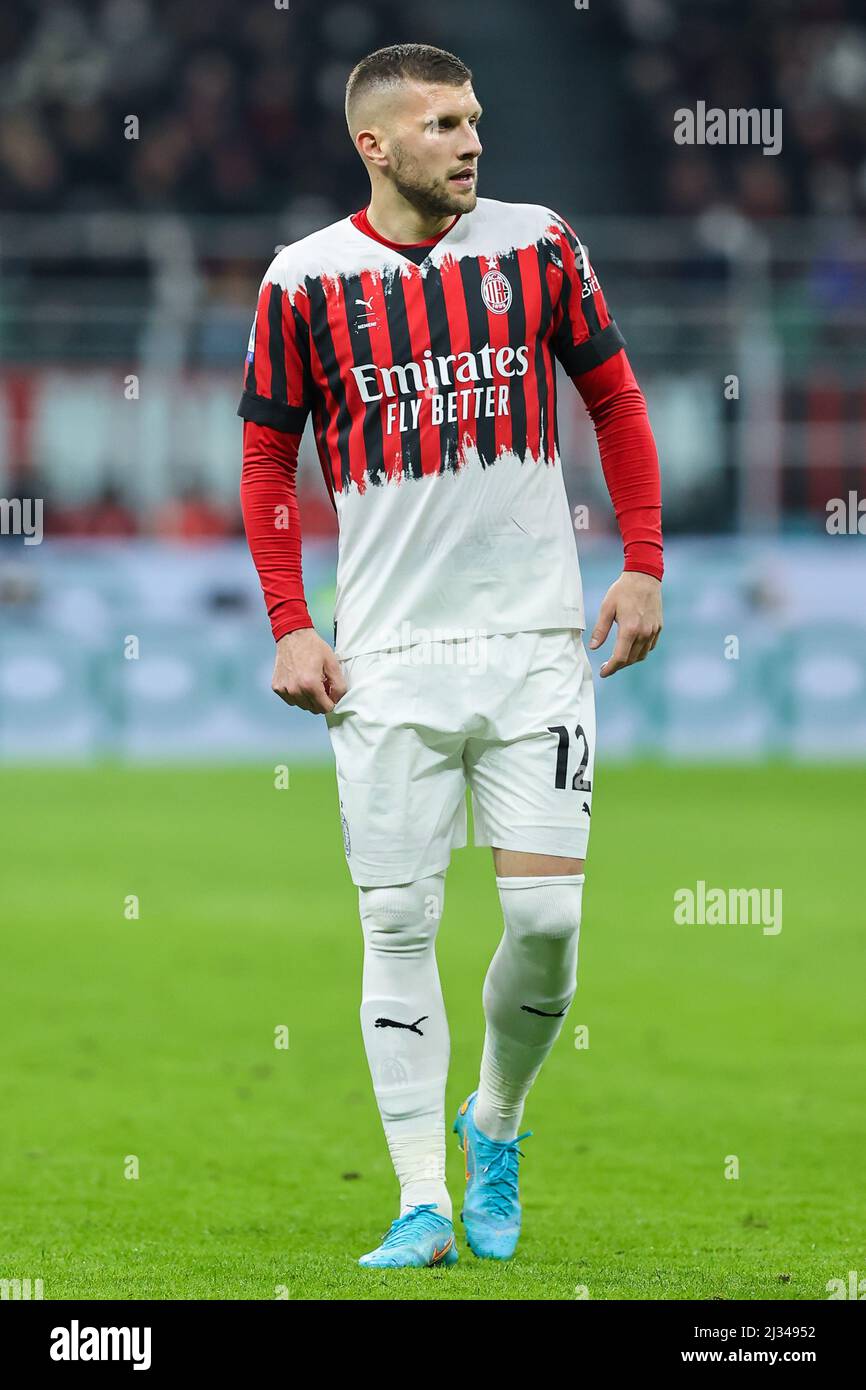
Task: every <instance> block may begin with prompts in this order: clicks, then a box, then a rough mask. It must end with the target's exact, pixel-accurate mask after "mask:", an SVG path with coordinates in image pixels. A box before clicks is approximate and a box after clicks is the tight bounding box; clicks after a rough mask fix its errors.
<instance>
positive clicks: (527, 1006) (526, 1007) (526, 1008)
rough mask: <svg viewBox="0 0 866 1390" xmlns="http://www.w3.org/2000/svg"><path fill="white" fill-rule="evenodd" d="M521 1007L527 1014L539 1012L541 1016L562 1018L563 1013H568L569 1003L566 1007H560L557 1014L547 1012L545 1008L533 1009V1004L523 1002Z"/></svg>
mask: <svg viewBox="0 0 866 1390" xmlns="http://www.w3.org/2000/svg"><path fill="white" fill-rule="evenodd" d="M520 1007H521V1009H522V1010H523V1012H524V1013H525V1014H538V1015H539V1017H540V1018H562V1016H563V1014H565V1013H568V1005H567V1004H566V1006H565V1008H564V1009H560V1010H559V1012H558V1013H555V1014H548V1013H545V1012H544V1009H533V1007H532V1005H531V1004H521V1006H520Z"/></svg>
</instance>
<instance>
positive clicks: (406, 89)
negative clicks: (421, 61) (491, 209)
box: [380, 82, 481, 217]
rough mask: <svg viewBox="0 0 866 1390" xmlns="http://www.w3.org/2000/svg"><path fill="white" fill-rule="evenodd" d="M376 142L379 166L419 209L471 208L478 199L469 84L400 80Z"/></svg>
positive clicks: (477, 146) (475, 111)
mask: <svg viewBox="0 0 866 1390" xmlns="http://www.w3.org/2000/svg"><path fill="white" fill-rule="evenodd" d="M392 110H393V118H392V119H391V120H389V122H388V128H387V135H383V137H382V139H381V141H380V144H381V148H382V151H383V153H385V154H386V155H387V156H388V161H387V165H386V166H385V168H384V170H383V172H384V173H385V176H386V177H387V178H389V179H390V180H391V181H392V183H393V184H394V186H395V187H396V189H397V191H398V192H399V193H401V194H402V196H403V197H404V198H405V199H406V201H407V202H409V203H411V204H412V206H413V207H416V208H417V209H418V210H419V212H424V213H427V214H429V215H433V216H440V217H441V216H445V215H447V214H448V213H455V212H471V211H472V209H473V208H474V207H475V204H476V203H477V201H478V159H479V157H480V155H481V141H480V140H479V139H478V121H479V118H480V116H481V107H480V106H479V104H478V100H477V98H476V96H475V93H474V92H473V90H472V84H471V83H469V82H467V83H466V85H465V86H464V87H446V86H442V85H440V84H431V83H422V82H406V83H403V84H402V85H401V87H400V88H399V89H398V92H397V93H396V94H395V101H394V106H393V108H392Z"/></svg>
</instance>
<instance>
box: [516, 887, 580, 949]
mask: <svg viewBox="0 0 866 1390" xmlns="http://www.w3.org/2000/svg"><path fill="white" fill-rule="evenodd" d="M583 884H584V875H583V874H560V875H552V876H550V877H546V878H542V877H539V878H497V880H496V886H497V888H498V889H499V901H500V902H501V904H502V915H503V918H504V920H505V926H506V929H507V930H508V931H509V932H510V933H511V934H512V936H514V937H515V938H516V939H518V940H521V941H526V942H527V944H528V945H529V944H531V943H532V942H536V943H538V944H539V945H540V944H541V943H542V942H549V943H551V945H552V944H553V943H554V942H557V941H560V942H568V941H572V940H574V939H575V938H576V937H577V936H578V933H579V931H580V919H581V913H582V910H583Z"/></svg>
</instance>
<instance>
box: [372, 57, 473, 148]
mask: <svg viewBox="0 0 866 1390" xmlns="http://www.w3.org/2000/svg"><path fill="white" fill-rule="evenodd" d="M412 81H415V82H430V83H441V84H442V85H443V86H447V87H463V86H465V85H466V83H467V82H471V81H472V73H471V71H470V70H469V68H468V67H467V66H466V64H465V63H463V62H461V61H460V59H459V58H457V57H455V55H454V54H453V53H449V52H447V50H446V49H444V48H434V47H433V46H432V44H429V43H392V44H390V45H389V46H388V48H377V49H376V51H375V53H369V54H368V55H367V57H366V58H362V59H361V61H360V63H357V64H356V65H355V67H354V68H353V69H352V71H351V72H350V74H349V80H348V82H347V83H346V124H347V125H348V127H349V131H350V133H351V134H354V128H353V127H354V121H355V117H356V115H357V113H358V111H359V110H360V107H361V103H362V102H363V99H364V98H365V97H366V96H368V95H370V94H371V93H375V92H382V93H384V92H386V91H388V89H389V88H391V89H393V88H395V87H397V86H398V85H399V84H400V83H401V82H412Z"/></svg>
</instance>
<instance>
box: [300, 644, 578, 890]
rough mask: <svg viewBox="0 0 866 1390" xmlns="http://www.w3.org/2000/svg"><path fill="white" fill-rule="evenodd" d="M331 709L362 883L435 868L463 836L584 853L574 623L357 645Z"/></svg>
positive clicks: (350, 844)
mask: <svg viewBox="0 0 866 1390" xmlns="http://www.w3.org/2000/svg"><path fill="white" fill-rule="evenodd" d="M342 666H343V672H344V674H345V677H346V681H347V684H348V690H347V692H346V694H345V695H344V696H343V698H342V699H341V700H339V701H338V702H337V704H336V706H335V707H334V710H333V711H332V713H331V714H329V715H326V716H325V718H326V720H327V724H328V729H329V731H330V735H331V744H332V746H333V749H334V756H335V759H336V764H337V784H338V788H339V793H340V812H341V820H342V827H343V842H344V847H345V850H346V860H347V863H348V865H349V872H350V873H351V876H352V880H353V882H354V883H355V884H357V885H358V886H359V887H375V886H385V885H390V884H398V883H411V882H413V881H414V880H415V879H418V878H426V877H427V876H428V875H429V874H435V873H439V872H440V871H441V870H442V869H444V868H446V867H447V865H448V864H449V862H450V859H451V850H452V849H460V848H462V847H463V846H464V845H465V844H466V838H467V837H466V825H467V817H466V787H467V785H468V786H469V788H470V790H471V793H472V815H473V821H474V827H475V844H476V845H495V846H497V847H498V848H500V849H512V850H525V851H528V852H529V853H533V854H556V855H562V856H564V857H566V858H574V859H583V858H584V857H585V855H586V846H587V841H588V839H589V823H590V808H591V805H592V776H593V763H594V758H595V705H594V700H593V690H592V672H591V669H590V665H589V660H588V658H587V655H586V652H585V651H584V647H583V641H582V639H581V633H580V630H579V629H576V628H566V629H555V630H551V631H543V632H516V633H499V634H495V635H493V636H487V637H483V636H479V637H478V638H461V639H459V640H447V641H441V642H436V641H431V642H427V643H419V644H418V645H416V646H413V647H404V648H402V649H399V650H393V651H384V652H370V653H362V654H361V655H358V656H351V657H347V658H345V659H344V660H343V663H342Z"/></svg>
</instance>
